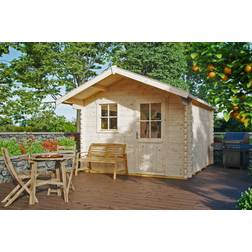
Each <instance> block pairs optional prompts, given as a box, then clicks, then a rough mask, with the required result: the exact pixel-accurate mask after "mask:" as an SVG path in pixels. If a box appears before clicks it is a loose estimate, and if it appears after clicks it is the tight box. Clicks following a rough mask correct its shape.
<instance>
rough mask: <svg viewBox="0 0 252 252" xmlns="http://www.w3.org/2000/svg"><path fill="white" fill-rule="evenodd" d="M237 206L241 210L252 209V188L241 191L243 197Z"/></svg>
mask: <svg viewBox="0 0 252 252" xmlns="http://www.w3.org/2000/svg"><path fill="white" fill-rule="evenodd" d="M237 207H238V208H239V209H241V210H252V188H248V189H247V190H246V191H245V192H242V193H241V197H240V199H239V200H238V201H237Z"/></svg>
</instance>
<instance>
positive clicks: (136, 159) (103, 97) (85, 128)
mask: <svg viewBox="0 0 252 252" xmlns="http://www.w3.org/2000/svg"><path fill="white" fill-rule="evenodd" d="M152 102H153V103H155V102H161V103H162V138H161V141H150V142H149V143H148V141H141V139H136V138H137V137H136V135H137V134H139V130H138V128H139V117H138V115H139V104H140V103H152ZM102 103H104V104H106V103H116V104H118V130H117V131H114V132H102V131H101V130H100V129H99V120H100V118H99V106H100V104H102ZM186 109H187V108H186V106H185V105H184V104H183V102H182V99H181V98H180V97H179V96H177V95H174V94H171V93H168V92H164V91H160V90H158V89H156V88H154V87H149V86H146V85H144V84H141V83H139V82H137V81H133V80H131V79H123V80H120V81H118V82H116V83H115V84H113V85H111V86H110V87H108V88H107V90H106V91H104V92H100V93H98V94H97V95H95V96H92V97H90V98H88V99H86V100H84V107H83V109H82V111H81V151H88V147H89V145H90V144H91V143H125V144H126V145H127V153H128V166H129V173H130V174H134V175H138V174H142V175H143V174H144V175H150V176H152V175H153V176H167V177H172V178H173V177H174V178H185V176H187V174H186V172H185V162H186V164H187V163H189V160H190V158H188V157H187V158H185V149H187V150H188V148H187V146H186V147H185V144H187V143H188V141H187V140H185V132H187V129H185V113H188V111H186ZM188 123H189V124H190V122H189V121H188V122H187V126H188V127H189V124H188ZM189 153H190V152H188V151H187V152H186V154H187V155H190V154H189ZM148 163H149V165H148ZM96 168H97V169H96V171H97V172H105V171H108V169H107V167H104V164H103V168H102V167H96ZM104 168H105V169H104Z"/></svg>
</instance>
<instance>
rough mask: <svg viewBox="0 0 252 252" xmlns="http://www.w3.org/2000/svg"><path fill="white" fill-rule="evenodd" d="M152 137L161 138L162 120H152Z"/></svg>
mask: <svg viewBox="0 0 252 252" xmlns="http://www.w3.org/2000/svg"><path fill="white" fill-rule="evenodd" d="M151 138H161V122H151Z"/></svg>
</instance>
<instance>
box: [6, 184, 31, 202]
mask: <svg viewBox="0 0 252 252" xmlns="http://www.w3.org/2000/svg"><path fill="white" fill-rule="evenodd" d="M30 183H31V180H29V181H28V182H26V184H25V185H24V186H22V187H21V188H20V189H19V191H18V192H17V193H16V194H15V195H14V196H13V197H12V198H11V199H9V200H8V202H7V203H6V204H5V205H4V207H7V206H9V205H11V204H12V203H13V202H14V201H15V200H16V199H17V198H18V196H19V195H20V194H21V193H22V192H23V191H26V188H27V186H28V185H29V184H30Z"/></svg>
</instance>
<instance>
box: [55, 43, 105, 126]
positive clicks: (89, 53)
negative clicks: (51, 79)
mask: <svg viewBox="0 0 252 252" xmlns="http://www.w3.org/2000/svg"><path fill="white" fill-rule="evenodd" d="M60 48H61V51H60V54H59V57H58V60H59V61H58V63H59V67H58V74H59V79H60V81H61V83H62V85H64V86H65V87H66V91H70V90H71V89H73V88H76V87H78V86H80V85H81V84H83V83H84V82H85V81H87V80H89V79H90V78H92V77H94V76H96V75H97V70H98V69H100V68H101V67H102V65H103V64H104V63H105V62H106V60H107V58H108V50H109V48H110V43H98V42H95V43H83V42H81V43H61V47H60ZM76 123H77V131H79V130H80V110H77V115H76Z"/></svg>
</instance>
